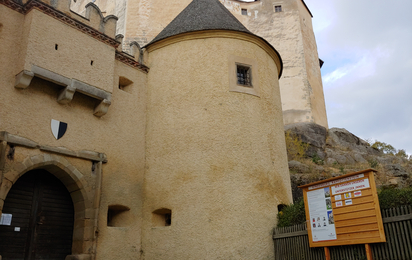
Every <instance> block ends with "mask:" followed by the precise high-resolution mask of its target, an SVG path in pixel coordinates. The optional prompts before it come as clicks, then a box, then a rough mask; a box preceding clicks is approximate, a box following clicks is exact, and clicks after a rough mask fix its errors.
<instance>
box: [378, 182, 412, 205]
mask: <svg viewBox="0 0 412 260" xmlns="http://www.w3.org/2000/svg"><path fill="white" fill-rule="evenodd" d="M378 196H379V205H380V207H381V209H390V208H396V207H400V206H405V205H412V187H408V188H403V189H396V188H392V187H385V188H382V189H381V190H380V191H379V193H378Z"/></svg>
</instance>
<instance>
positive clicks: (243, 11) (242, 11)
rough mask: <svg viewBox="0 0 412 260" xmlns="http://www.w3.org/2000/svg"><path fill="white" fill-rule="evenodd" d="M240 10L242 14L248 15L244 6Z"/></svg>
mask: <svg viewBox="0 0 412 260" xmlns="http://www.w3.org/2000/svg"><path fill="white" fill-rule="evenodd" d="M240 12H241V14H242V15H248V12H247V9H246V8H242V9H241V10H240Z"/></svg>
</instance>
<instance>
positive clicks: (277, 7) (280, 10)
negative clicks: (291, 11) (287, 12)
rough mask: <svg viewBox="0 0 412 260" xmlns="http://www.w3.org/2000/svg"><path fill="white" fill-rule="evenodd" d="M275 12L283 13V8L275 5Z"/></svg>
mask: <svg viewBox="0 0 412 260" xmlns="http://www.w3.org/2000/svg"><path fill="white" fill-rule="evenodd" d="M275 12H276V13H279V12H282V6H281V5H275Z"/></svg>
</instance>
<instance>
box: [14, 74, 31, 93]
mask: <svg viewBox="0 0 412 260" xmlns="http://www.w3.org/2000/svg"><path fill="white" fill-rule="evenodd" d="M33 77H34V73H33V72H31V71H28V70H22V71H21V72H20V73H19V74H17V75H16V83H15V84H14V87H15V88H20V89H25V88H27V87H28V86H29V85H30V82H31V80H32V79H33Z"/></svg>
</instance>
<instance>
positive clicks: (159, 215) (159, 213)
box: [152, 208, 172, 227]
mask: <svg viewBox="0 0 412 260" xmlns="http://www.w3.org/2000/svg"><path fill="white" fill-rule="evenodd" d="M152 224H153V226H154V227H167V226H170V225H172V210H170V209H165V208H161V209H157V210H155V211H153V214H152Z"/></svg>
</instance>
